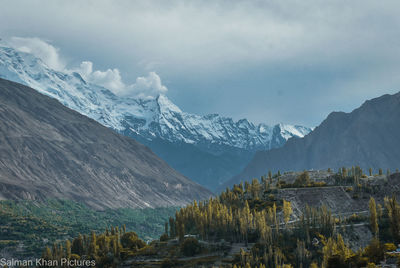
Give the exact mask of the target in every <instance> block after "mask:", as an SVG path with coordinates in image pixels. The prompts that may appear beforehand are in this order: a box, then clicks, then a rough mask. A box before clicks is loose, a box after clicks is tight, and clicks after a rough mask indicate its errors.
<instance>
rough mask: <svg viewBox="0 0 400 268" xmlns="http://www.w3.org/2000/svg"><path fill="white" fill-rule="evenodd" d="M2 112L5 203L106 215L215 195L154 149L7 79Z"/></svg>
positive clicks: (0, 88) (0, 84) (0, 91)
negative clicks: (82, 207) (48, 203)
mask: <svg viewBox="0 0 400 268" xmlns="http://www.w3.org/2000/svg"><path fill="white" fill-rule="evenodd" d="M0 110H1V112H0V119H1V120H0V152H1V153H0V199H17V200H18V199H29V200H45V199H48V198H56V199H70V200H74V201H79V202H83V203H85V204H86V205H88V206H90V207H92V208H95V209H100V210H101V209H105V208H119V207H139V208H142V207H163V206H181V205H184V204H187V203H189V202H191V201H192V200H193V199H196V198H200V199H207V198H208V197H209V196H211V192H209V191H208V190H206V189H205V188H203V187H202V186H200V185H198V184H196V183H194V182H192V181H190V180H188V179H187V178H186V177H184V176H183V175H181V174H179V173H178V172H177V171H175V170H173V169H172V168H171V167H170V166H168V165H167V164H166V163H165V162H164V161H163V160H161V159H160V158H158V157H157V156H156V155H155V154H154V153H153V152H152V151H151V150H150V149H149V148H148V147H146V146H144V145H142V144H140V143H138V142H136V141H135V140H133V139H131V138H128V137H125V136H123V135H121V134H118V133H116V132H115V131H112V130H111V129H109V128H107V127H105V126H103V125H101V124H99V123H98V122H96V121H95V120H93V119H90V118H88V117H86V116H84V115H81V114H80V113H78V112H76V111H74V110H71V109H69V108H67V107H65V106H63V105H62V104H61V103H59V102H58V101H57V100H56V99H54V98H50V97H48V96H45V95H43V94H40V93H38V92H37V91H36V90H34V89H31V88H28V87H26V86H23V85H21V84H17V83H15V82H12V81H8V80H4V79H0Z"/></svg>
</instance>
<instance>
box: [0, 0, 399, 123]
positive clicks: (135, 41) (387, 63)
mask: <svg viewBox="0 0 400 268" xmlns="http://www.w3.org/2000/svg"><path fill="white" fill-rule="evenodd" d="M399 12H400V2H399V1H396V0H393V1H392V0H385V1H368V0H362V1H357V0H355V1H329V0H328V1H327V0H321V1H314V0H309V1H300V0H296V1H294V0H293V1H291V0H286V1H281V0H275V1H232V0H229V1H228V0H227V1H217V0H210V1H189V0H186V1H162V0H160V1H121V0H120V1H111V0H110V1H105V0H96V1H77V0H76V1H74V0H68V1H50V0H49V1H34V0H29V1H18V0H17V1H16V0H10V1H8V0H2V1H1V8H0V38H2V39H3V42H4V40H7V41H8V42H9V43H13V45H15V46H19V47H20V48H23V49H26V50H30V51H32V52H36V53H38V54H40V55H42V56H43V57H47V58H46V60H47V61H48V64H49V65H53V67H54V68H56V69H57V68H58V69H60V70H62V69H63V68H67V69H79V70H81V72H82V73H85V75H86V78H87V79H92V80H93V81H99V83H103V84H104V85H109V87H112V88H113V89H114V91H115V92H117V93H118V94H126V95H129V94H130V93H129V91H130V90H131V91H132V92H133V91H134V92H136V93H137V92H140V94H148V95H151V94H157V93H158V92H163V93H165V94H166V95H167V96H168V97H169V98H170V99H172V100H173V101H174V102H175V103H176V104H177V105H178V106H179V107H180V108H181V109H182V110H184V111H186V112H191V113H198V114H208V113H219V114H222V115H225V116H230V117H233V118H234V119H240V118H248V119H249V120H251V121H253V122H265V123H269V124H272V123H277V122H284V123H292V124H304V125H307V126H316V125H318V124H319V123H320V122H321V121H322V120H323V119H324V118H325V117H326V116H327V115H328V114H329V113H330V112H331V111H351V110H353V109H354V108H356V107H358V106H359V105H360V104H361V103H363V102H364V100H365V99H368V98H373V97H377V96H380V95H382V94H385V93H395V92H398V91H400V75H399V74H398V73H399V69H400V16H399ZM15 37H18V38H15ZM43 49H44V50H46V51H42V50H43ZM82 62H83V63H82ZM147 89H148V90H149V92H144V91H145V90H147ZM136 93H135V94H136Z"/></svg>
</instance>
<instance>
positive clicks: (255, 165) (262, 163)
mask: <svg viewBox="0 0 400 268" xmlns="http://www.w3.org/2000/svg"><path fill="white" fill-rule="evenodd" d="M399 122H400V93H397V94H394V95H383V96H381V97H379V98H375V99H372V100H368V101H366V102H365V103H364V104H363V105H362V106H361V107H359V108H358V109H355V110H354V111H352V112H351V113H344V112H333V113H331V114H330V115H329V116H328V117H327V118H326V119H325V120H324V121H323V122H322V123H321V125H320V126H318V127H317V128H315V130H313V131H312V132H311V133H310V134H308V135H306V136H305V137H304V138H294V139H289V140H288V142H287V143H286V144H285V145H284V146H283V147H282V148H279V149H272V150H270V151H262V152H258V153H256V155H255V156H254V158H253V159H252V161H251V162H250V163H249V164H248V166H247V167H246V168H245V169H244V170H243V171H242V172H241V173H240V174H239V175H237V176H235V177H233V178H232V179H231V180H230V181H229V182H227V184H234V183H237V182H239V181H241V180H245V179H246V180H249V179H251V178H254V177H259V176H260V175H263V174H265V173H266V172H268V170H271V171H278V170H294V171H299V170H304V169H307V170H309V169H327V168H333V169H337V168H339V167H343V166H345V167H349V166H353V165H358V166H360V167H362V168H364V169H365V170H367V169H369V168H373V169H374V170H375V172H376V170H377V169H379V168H383V170H384V171H386V169H387V168H389V169H391V170H392V171H394V170H395V169H396V168H400V150H399V148H400V139H399V137H400V124H399Z"/></svg>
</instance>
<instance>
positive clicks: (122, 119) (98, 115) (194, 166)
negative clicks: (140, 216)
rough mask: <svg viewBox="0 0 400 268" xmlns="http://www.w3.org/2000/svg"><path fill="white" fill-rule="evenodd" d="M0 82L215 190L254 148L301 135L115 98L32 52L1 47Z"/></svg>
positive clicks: (301, 130) (161, 99) (157, 101)
mask: <svg viewBox="0 0 400 268" xmlns="http://www.w3.org/2000/svg"><path fill="white" fill-rule="evenodd" d="M0 78H4V79H8V80H11V81H15V82H18V83H21V84H24V85H27V86H29V87H32V88H34V89H35V90H37V91H39V92H40V93H43V94H45V95H48V96H50V97H52V98H55V99H57V100H58V101H59V102H61V103H62V104H63V105H65V106H67V107H69V108H71V109H73V110H75V111H77V112H79V113H81V114H83V115H86V116H88V117H90V118H92V119H94V120H96V121H97V122H99V123H100V124H102V125H104V126H106V127H109V128H111V129H113V130H115V131H117V132H119V133H121V134H123V135H126V136H129V137H132V138H134V139H136V140H138V141H139V142H141V143H142V144H145V145H146V146H149V147H150V148H151V149H152V150H153V151H154V152H155V153H156V154H157V155H158V156H160V157H161V158H163V159H164V160H165V161H167V162H168V163H169V164H170V165H171V166H172V167H173V168H175V169H177V170H178V171H180V172H181V173H183V174H184V175H185V176H187V177H189V178H191V179H193V180H194V181H196V182H198V183H200V184H202V185H204V186H206V187H208V188H210V189H213V190H215V189H216V188H217V187H218V186H219V185H221V184H222V183H223V182H225V181H226V180H228V179H229V178H231V177H232V176H233V175H234V174H237V173H239V172H240V171H241V170H242V169H243V168H244V167H245V165H246V164H247V163H248V162H249V161H250V160H251V158H252V157H253V155H254V153H255V152H256V151H258V150H269V149H273V148H279V147H281V146H283V145H284V144H285V143H286V141H287V140H288V139H289V138H291V137H303V136H304V135H306V134H308V133H309V132H310V131H311V129H310V128H307V127H304V126H297V125H296V126H292V125H286V124H277V125H275V126H269V125H266V124H258V125H256V124H253V123H251V122H249V121H248V120H246V119H242V120H239V121H236V122H235V121H234V120H233V119H231V118H228V117H223V116H219V115H217V114H209V115H205V116H200V115H195V114H190V113H186V112H183V111H182V110H181V109H180V108H179V107H178V106H176V105H175V104H174V103H173V102H172V101H170V100H169V99H168V98H167V97H166V96H165V95H159V96H158V97H156V98H154V99H141V98H129V97H119V96H117V95H115V94H113V93H112V91H110V90H108V89H106V88H104V87H101V86H98V85H95V84H91V83H89V82H87V81H85V80H84V79H83V78H82V76H81V75H80V74H79V73H77V72H74V71H65V72H60V71H55V70H53V69H51V68H49V67H48V66H47V65H46V64H45V63H44V62H43V61H42V60H41V59H39V58H37V57H35V56H33V55H32V54H29V53H25V52H20V51H17V50H15V49H13V48H10V47H0Z"/></svg>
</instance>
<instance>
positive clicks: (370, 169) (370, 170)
mask: <svg viewBox="0 0 400 268" xmlns="http://www.w3.org/2000/svg"><path fill="white" fill-rule="evenodd" d="M368 171H369V175H370V176H372V168H369V170H368Z"/></svg>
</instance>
